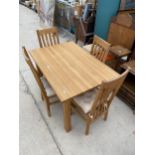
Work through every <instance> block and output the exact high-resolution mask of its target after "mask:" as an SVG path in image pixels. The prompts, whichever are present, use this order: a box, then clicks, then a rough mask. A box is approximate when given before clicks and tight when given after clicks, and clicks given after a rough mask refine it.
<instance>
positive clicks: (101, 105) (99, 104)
mask: <svg viewBox="0 0 155 155" xmlns="http://www.w3.org/2000/svg"><path fill="white" fill-rule="evenodd" d="M128 72H129V69H127V70H126V71H125V72H124V73H123V74H122V75H120V77H118V78H116V79H114V80H112V81H108V82H103V83H102V84H101V86H100V87H99V88H98V90H91V91H89V92H87V93H85V94H82V95H80V96H77V97H75V98H74V100H73V104H72V107H73V109H74V110H75V111H77V112H78V113H79V114H80V115H81V116H82V117H83V118H84V120H85V121H86V130H85V134H86V135H87V134H88V133H89V126H90V124H91V123H92V122H93V121H95V120H96V119H98V118H99V117H101V116H103V117H104V120H107V115H108V110H109V107H110V104H111V102H112V100H113V98H114V97H115V95H116V93H117V92H118V90H119V88H120V86H121V85H122V83H123V81H124V80H125V78H126V76H127V74H128Z"/></svg>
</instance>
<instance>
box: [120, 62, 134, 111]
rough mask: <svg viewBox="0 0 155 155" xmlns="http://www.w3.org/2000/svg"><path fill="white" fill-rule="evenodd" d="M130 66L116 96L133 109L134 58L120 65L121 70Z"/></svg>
mask: <svg viewBox="0 0 155 155" xmlns="http://www.w3.org/2000/svg"><path fill="white" fill-rule="evenodd" d="M127 67H130V68H131V69H130V72H129V74H128V76H127V78H126V79H125V81H124V83H123V85H122V87H121V88H120V90H119V92H118V97H119V98H120V99H122V100H123V101H124V102H125V103H127V104H128V105H129V106H130V107H131V108H132V109H133V110H134V109H135V60H130V61H129V62H126V63H124V64H122V65H121V68H122V70H125V69H126V68H127Z"/></svg>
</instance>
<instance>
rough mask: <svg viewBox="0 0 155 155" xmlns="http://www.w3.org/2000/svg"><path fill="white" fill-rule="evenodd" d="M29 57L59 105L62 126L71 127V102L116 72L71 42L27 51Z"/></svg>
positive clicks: (66, 128) (113, 75)
mask: <svg viewBox="0 0 155 155" xmlns="http://www.w3.org/2000/svg"><path fill="white" fill-rule="evenodd" d="M30 55H31V56H32V58H33V60H34V61H35V63H36V64H37V66H38V67H39V69H40V70H41V72H42V73H43V75H44V76H45V78H46V79H47V81H48V82H49V84H50V85H51V87H52V88H53V90H54V91H55V93H56V95H57V96H58V98H59V100H60V101H61V103H62V105H63V112H64V128H65V130H66V131H67V132H69V131H70V130H71V128H72V127H71V101H72V99H73V98H74V97H75V96H78V95H80V94H82V93H84V92H86V91H88V90H91V89H93V88H95V87H97V86H99V85H100V84H101V83H102V82H103V81H110V80H113V79H115V78H117V77H118V76H119V74H118V73H117V72H115V71H114V70H113V69H111V68H110V67H108V66H107V65H106V64H104V63H102V62H100V61H99V60H97V59H96V58H95V57H94V56H92V55H90V54H89V53H87V52H85V50H84V49H82V48H81V47H80V46H78V45H77V44H75V43H74V42H65V43H61V44H57V45H53V46H49V47H44V48H38V49H33V50H31V51H30Z"/></svg>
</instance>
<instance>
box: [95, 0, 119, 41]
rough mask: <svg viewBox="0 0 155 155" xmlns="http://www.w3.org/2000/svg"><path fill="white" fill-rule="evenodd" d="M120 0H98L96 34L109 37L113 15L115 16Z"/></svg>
mask: <svg viewBox="0 0 155 155" xmlns="http://www.w3.org/2000/svg"><path fill="white" fill-rule="evenodd" d="M119 4H120V0H98V5H97V13H96V22H95V34H96V35H98V36H100V37H101V38H103V39H107V35H108V31H109V24H110V20H111V17H112V16H115V15H116V13H117V11H118V9H119Z"/></svg>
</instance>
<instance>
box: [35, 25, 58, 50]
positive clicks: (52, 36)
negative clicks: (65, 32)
mask: <svg viewBox="0 0 155 155" xmlns="http://www.w3.org/2000/svg"><path fill="white" fill-rule="evenodd" d="M37 36H38V40H39V45H40V47H41V48H43V47H48V46H51V45H55V44H59V43H60V42H59V36H58V29H57V28H56V27H52V28H47V29H43V30H37Z"/></svg>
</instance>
